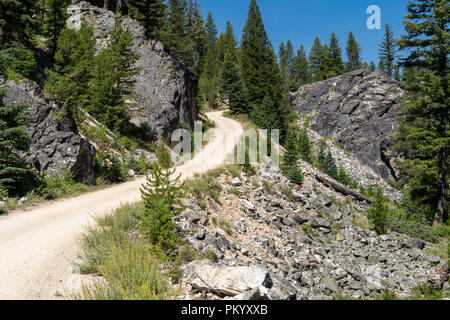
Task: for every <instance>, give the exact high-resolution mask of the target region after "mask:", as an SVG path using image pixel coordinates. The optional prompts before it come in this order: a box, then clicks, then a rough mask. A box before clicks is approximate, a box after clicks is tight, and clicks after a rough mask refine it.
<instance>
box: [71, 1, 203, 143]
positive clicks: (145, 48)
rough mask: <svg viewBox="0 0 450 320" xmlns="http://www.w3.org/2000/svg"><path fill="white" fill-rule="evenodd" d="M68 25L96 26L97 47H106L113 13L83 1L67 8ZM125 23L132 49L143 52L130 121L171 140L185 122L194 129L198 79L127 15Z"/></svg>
mask: <svg viewBox="0 0 450 320" xmlns="http://www.w3.org/2000/svg"><path fill="white" fill-rule="evenodd" d="M67 11H68V13H69V15H70V17H69V19H68V25H69V27H73V28H75V29H78V28H79V27H80V26H81V21H86V22H87V23H88V24H89V25H91V26H93V27H94V30H95V37H96V38H97V46H98V48H102V47H104V46H106V44H107V40H108V34H109V32H110V31H111V30H113V28H114V14H113V13H112V12H111V11H107V10H103V9H100V8H98V7H94V6H92V5H91V4H89V3H87V2H85V1H81V2H79V3H77V4H76V5H72V6H70V7H69V8H68V9H67ZM122 25H123V26H124V27H128V28H129V30H130V31H131V32H132V34H133V40H134V47H133V49H132V50H133V51H134V52H137V53H139V54H140V58H139V60H138V62H137V67H140V68H142V70H141V73H140V74H139V75H137V76H136V79H135V80H136V83H135V87H134V94H135V95H136V96H137V98H136V102H137V107H136V108H135V109H133V110H130V115H131V122H132V123H133V124H134V125H136V126H137V127H138V128H140V129H141V130H145V131H146V134H147V135H149V136H155V137H157V138H161V137H164V138H166V139H169V138H170V136H171V134H172V131H173V130H175V129H178V128H180V127H181V125H182V124H183V123H184V124H186V125H188V126H190V127H192V128H193V125H194V121H195V120H196V119H197V116H198V110H197V104H196V92H197V83H198V79H197V76H196V75H195V74H193V73H192V72H190V71H189V70H188V69H187V68H186V67H185V66H184V65H183V64H181V63H178V62H177V61H174V60H173V59H172V58H171V57H170V56H169V55H168V54H167V53H166V52H165V51H164V47H163V45H162V44H161V43H160V42H155V41H151V40H150V41H149V40H147V39H146V38H145V33H144V28H143V27H142V26H141V25H140V24H139V23H138V22H137V21H135V20H133V19H130V18H124V19H123V20H122Z"/></svg>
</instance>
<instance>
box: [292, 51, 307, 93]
mask: <svg viewBox="0 0 450 320" xmlns="http://www.w3.org/2000/svg"><path fill="white" fill-rule="evenodd" d="M294 78H295V82H296V86H297V87H299V86H302V85H305V84H307V83H310V82H311V69H310V67H309V63H308V58H307V57H306V52H305V48H304V47H303V45H301V47H300V49H299V50H298V51H297V55H296V57H295V58H294Z"/></svg>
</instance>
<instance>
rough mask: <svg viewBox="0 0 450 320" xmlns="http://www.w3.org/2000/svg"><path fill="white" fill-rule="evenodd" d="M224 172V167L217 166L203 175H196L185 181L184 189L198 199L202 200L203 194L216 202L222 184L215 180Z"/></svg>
mask: <svg viewBox="0 0 450 320" xmlns="http://www.w3.org/2000/svg"><path fill="white" fill-rule="evenodd" d="M224 173H226V170H225V168H218V169H214V170H211V171H209V172H207V173H205V174H203V175H196V176H195V177H194V179H191V180H188V181H186V183H185V187H186V190H187V191H188V192H189V193H190V194H192V196H193V197H194V198H195V199H196V200H198V201H202V200H203V199H204V198H205V196H209V197H210V198H211V199H213V200H214V201H216V202H218V201H219V196H220V192H221V191H222V185H221V184H220V183H219V182H218V181H217V178H218V177H219V176H220V175H222V174H224Z"/></svg>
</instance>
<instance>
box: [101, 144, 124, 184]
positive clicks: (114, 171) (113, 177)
mask: <svg viewBox="0 0 450 320" xmlns="http://www.w3.org/2000/svg"><path fill="white" fill-rule="evenodd" d="M94 173H95V175H96V177H99V178H101V179H102V180H106V181H109V182H112V183H116V182H122V181H124V180H125V178H126V174H127V172H126V170H125V166H124V164H123V162H122V161H121V160H119V158H118V157H117V156H116V155H114V154H112V153H111V152H109V151H107V150H98V151H97V153H96V155H95V160H94Z"/></svg>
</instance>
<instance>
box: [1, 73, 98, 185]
mask: <svg viewBox="0 0 450 320" xmlns="http://www.w3.org/2000/svg"><path fill="white" fill-rule="evenodd" d="M0 85H1V86H2V87H4V88H6V89H7V96H6V102H7V103H9V104H19V103H20V104H22V103H23V104H27V105H28V110H29V116H28V120H27V124H28V133H29V136H30V138H31V141H30V150H29V152H28V154H27V155H26V158H27V159H28V160H29V162H30V163H31V164H32V165H33V167H34V168H36V169H37V170H38V171H39V172H40V171H47V172H48V174H50V175H51V174H53V173H61V172H62V171H63V170H65V169H69V170H70V171H71V172H72V173H73V177H74V179H75V180H76V181H79V182H84V183H87V184H91V183H93V181H94V170H93V163H94V157H95V148H94V147H93V145H92V144H91V143H90V142H89V140H88V139H85V138H83V137H82V136H81V135H80V134H79V133H78V130H77V126H76V124H75V121H74V120H73V118H72V117H71V116H70V115H64V117H61V114H60V113H59V112H60V109H59V107H58V106H57V105H56V104H54V103H51V102H47V101H45V99H44V97H43V95H42V92H41V90H40V89H39V87H37V86H36V85H34V84H33V83H32V82H22V83H20V84H16V83H15V82H14V81H9V82H7V83H4V84H2V83H0Z"/></svg>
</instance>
